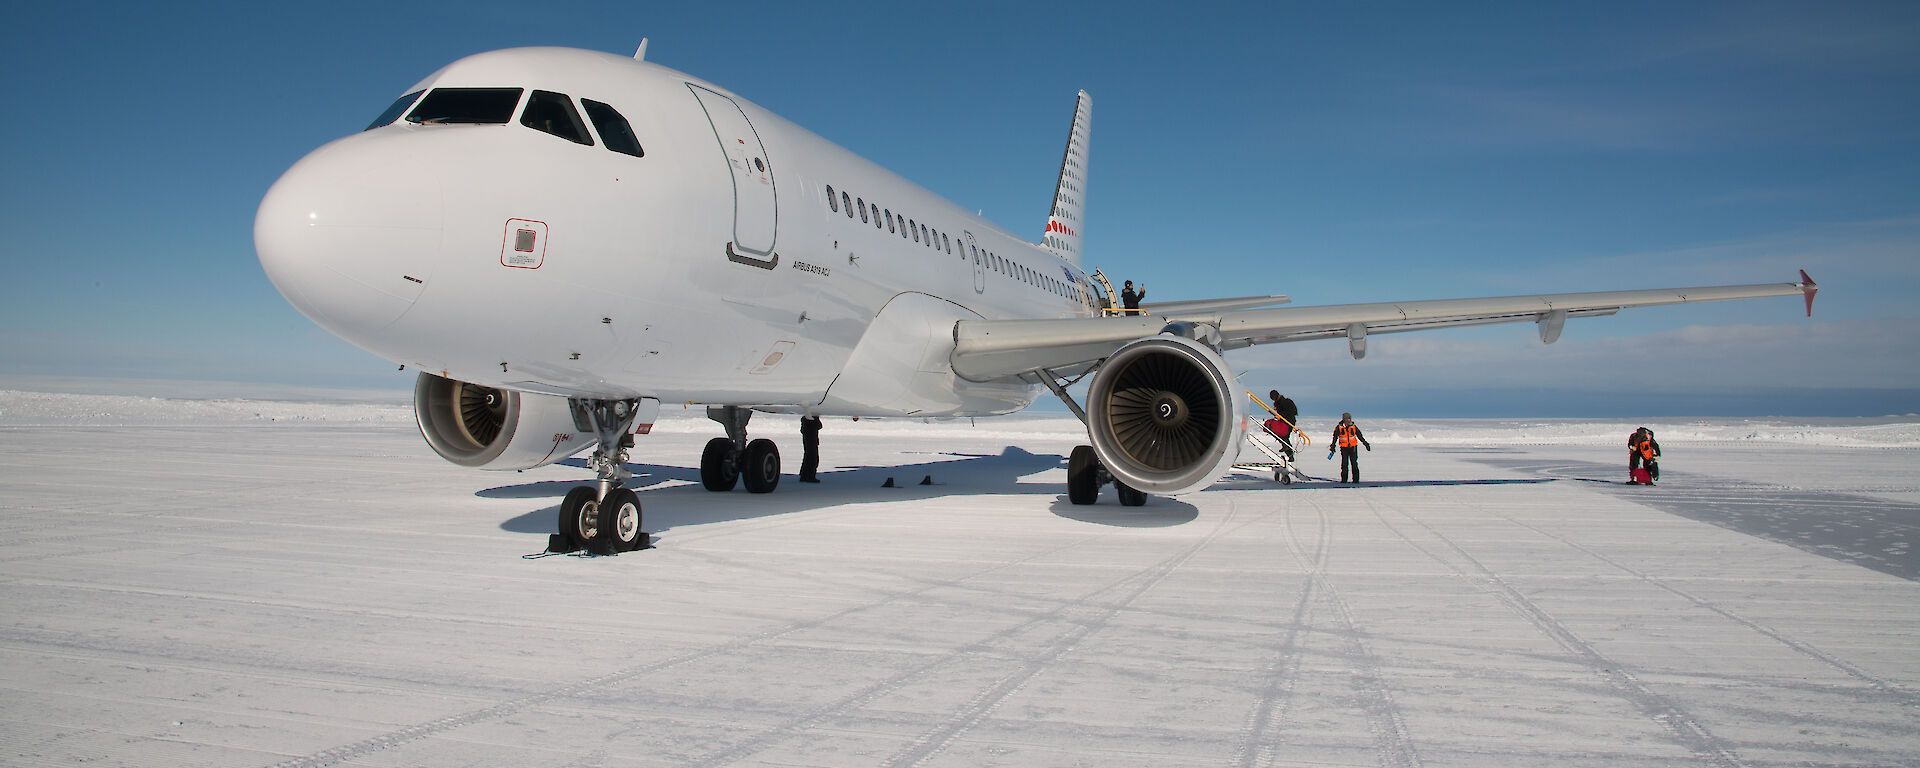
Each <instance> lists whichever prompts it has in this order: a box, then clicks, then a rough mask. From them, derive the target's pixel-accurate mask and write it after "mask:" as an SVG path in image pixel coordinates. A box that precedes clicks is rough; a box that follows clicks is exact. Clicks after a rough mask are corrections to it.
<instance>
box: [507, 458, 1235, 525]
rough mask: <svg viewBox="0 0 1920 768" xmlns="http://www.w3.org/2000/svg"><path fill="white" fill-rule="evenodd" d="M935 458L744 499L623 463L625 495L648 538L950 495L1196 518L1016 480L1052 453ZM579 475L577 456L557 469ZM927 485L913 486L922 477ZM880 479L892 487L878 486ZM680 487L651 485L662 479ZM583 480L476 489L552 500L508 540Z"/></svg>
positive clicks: (681, 473) (1102, 514)
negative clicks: (1081, 499) (631, 493)
mask: <svg viewBox="0 0 1920 768" xmlns="http://www.w3.org/2000/svg"><path fill="white" fill-rule="evenodd" d="M929 455H934V456H939V457H942V458H939V459H937V460H931V461H925V462H920V463H915V464H895V465H889V466H864V465H842V466H836V467H831V468H822V470H821V471H820V473H819V475H820V484H818V485H814V484H810V483H801V482H799V480H798V479H796V478H795V477H794V476H793V475H792V474H790V473H789V474H786V475H784V476H782V477H781V478H780V487H779V489H778V490H775V491H774V492H773V493H766V494H754V493H748V492H747V491H746V490H745V489H744V488H742V487H736V488H735V489H734V490H732V491H729V492H726V493H712V492H709V491H707V490H706V489H705V488H704V487H702V486H701V485H700V469H699V468H698V467H684V466H675V465H670V464H638V463H629V464H627V471H629V472H632V473H633V478H632V479H630V480H628V481H627V483H626V485H627V487H628V488H632V489H633V490H635V491H637V492H639V493H640V503H641V506H642V508H643V509H644V515H645V528H646V530H648V531H650V532H655V533H658V532H660V531H665V530H668V529H671V528H674V527H677V526H682V525H700V524H704V523H717V522H724V521H728V520H748V519H753V518H759V517H767V516H771V515H783V514H789V513H793V512H805V511H808V510H813V509H819V508H822V507H829V506H835V505H839V504H859V503H866V502H874V501H913V500H918V499H929V498H940V497H945V496H955V495H978V494H1021V495H1031V496H1048V495H1051V496H1054V497H1055V500H1054V502H1053V504H1052V505H1051V507H1050V510H1051V511H1052V512H1053V514H1055V515H1058V516H1060V517H1064V518H1067V519H1069V520H1077V521H1080V522H1084V523H1093V524H1097V525H1112V526H1119V527H1128V528H1159V527H1167V526H1174V525H1181V524H1184V523H1188V522H1192V521H1193V520H1194V519H1196V518H1198V517H1199V516H1200V512H1199V510H1198V509H1197V508H1195V507H1194V506H1193V505H1191V504H1187V503H1185V502H1181V501H1178V500H1176V499H1170V498H1167V497H1163V496H1156V497H1153V498H1152V499H1150V500H1149V501H1148V502H1147V504H1146V506H1142V507H1123V506H1120V503H1119V502H1118V501H1116V500H1115V499H1114V496H1113V491H1112V489H1111V488H1108V489H1105V492H1104V493H1102V494H1101V499H1100V503H1099V504H1096V505H1092V506H1081V505H1077V504H1073V503H1072V502H1069V501H1068V500H1067V495H1066V494H1067V488H1066V484H1065V483H1021V482H1019V480H1020V478H1022V477H1025V476H1028V475H1032V474H1036V473H1039V472H1045V471H1047V470H1050V469H1055V468H1058V467H1064V466H1066V461H1067V460H1066V457H1064V456H1061V455H1059V454H1036V453H1029V452H1027V451H1025V450H1022V449H1020V448H1017V447H1013V446H1008V447H1007V448H1006V449H1004V450H1002V451H1001V452H1000V453H997V454H969V453H937V454H929ZM557 463H559V464H561V465H564V466H569V467H575V468H578V469H587V463H586V461H585V460H583V459H577V458H575V459H566V460H564V461H560V462H557ZM928 477H931V478H933V484H932V485H920V482H921V480H922V479H923V478H928ZM888 478H892V479H893V483H894V486H895V487H892V488H885V487H882V486H883V484H884V483H885V482H886V481H887V479H888ZM676 480H677V481H682V483H683V484H681V485H673V486H671V487H660V486H662V485H664V484H666V483H668V482H670V481H676ZM591 483H592V480H591V478H586V477H582V478H579V479H575V480H542V481H539V482H533V483H520V484H517V485H503V486H498V487H494V488H487V489H485V490H481V491H477V492H475V493H474V495H475V496H479V497H481V498H488V499H550V500H552V503H551V504H549V505H547V506H543V507H541V508H540V509H536V510H531V511H528V512H527V513H526V514H524V515H520V516H518V517H515V518H512V519H509V520H507V521H505V522H503V523H501V524H500V528H501V529H502V530H506V531H512V532H515V533H551V532H552V531H553V529H554V525H555V518H556V517H557V516H558V514H559V508H560V504H559V500H560V499H561V498H562V497H564V496H566V495H567V491H569V490H571V489H573V488H574V487H576V486H580V485H589V484H591Z"/></svg>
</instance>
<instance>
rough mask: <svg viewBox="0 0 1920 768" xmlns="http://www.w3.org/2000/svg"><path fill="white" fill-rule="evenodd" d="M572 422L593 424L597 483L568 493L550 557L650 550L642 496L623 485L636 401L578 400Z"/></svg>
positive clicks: (591, 463) (593, 464)
mask: <svg viewBox="0 0 1920 768" xmlns="http://www.w3.org/2000/svg"><path fill="white" fill-rule="evenodd" d="M571 405H572V406H573V411H574V414H573V415H574V421H575V422H576V423H580V424H591V425H592V426H593V431H594V432H595V433H596V436H597V437H598V438H599V442H598V444H596V445H595V446H594V449H593V456H592V457H591V458H589V459H588V460H587V463H588V465H589V466H591V467H593V473H594V475H595V476H596V477H597V478H598V480H599V481H598V482H597V483H596V484H594V485H583V486H580V487H578V488H575V489H573V490H571V491H568V492H567V496H566V498H565V499H564V500H562V501H561V502H560V532H559V533H557V534H554V535H553V536H552V537H551V538H550V539H549V540H548V542H547V551H549V552H576V551H579V550H582V549H584V550H586V551H588V552H591V553H593V554H596V555H611V554H616V553H619V552H631V551H633V550H636V549H646V548H647V547H648V546H649V544H650V541H649V540H650V537H649V536H648V535H647V534H646V532H645V531H642V530H640V520H641V517H640V497H639V495H637V494H635V493H634V492H633V490H632V489H630V488H627V487H626V486H625V485H624V483H625V482H626V481H627V479H629V478H631V477H633V473H631V472H628V471H627V469H626V464H627V449H628V448H631V447H633V435H632V434H631V430H632V428H633V420H634V417H635V416H637V415H638V414H639V408H638V405H639V401H637V400H574V401H572V403H571Z"/></svg>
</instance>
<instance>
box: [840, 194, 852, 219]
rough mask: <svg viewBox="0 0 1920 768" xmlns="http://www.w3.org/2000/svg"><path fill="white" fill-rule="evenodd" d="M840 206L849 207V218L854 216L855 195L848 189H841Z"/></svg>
mask: <svg viewBox="0 0 1920 768" xmlns="http://www.w3.org/2000/svg"><path fill="white" fill-rule="evenodd" d="M840 207H842V208H845V209H847V218H849V219H851V218H853V196H852V195H849V194H847V191H846V190H844V189H843V190H840Z"/></svg>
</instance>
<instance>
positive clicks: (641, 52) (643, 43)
mask: <svg viewBox="0 0 1920 768" xmlns="http://www.w3.org/2000/svg"><path fill="white" fill-rule="evenodd" d="M633 60H634V61H646V60H647V39H646V38H644V37H643V38H640V48H639V49H638V50H636V51H634V52H633Z"/></svg>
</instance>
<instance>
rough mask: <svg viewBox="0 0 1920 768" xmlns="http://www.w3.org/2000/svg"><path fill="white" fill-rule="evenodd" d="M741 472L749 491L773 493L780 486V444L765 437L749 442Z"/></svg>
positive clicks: (742, 460) (742, 459) (743, 456)
mask: <svg viewBox="0 0 1920 768" xmlns="http://www.w3.org/2000/svg"><path fill="white" fill-rule="evenodd" d="M739 474H740V476H741V479H743V480H745V481H746V484H747V491H748V492H749V493H772V492H773V489H775V488H778V487H780V446H777V445H774V444H773V441H772V440H767V439H765V438H762V439H759V440H755V441H753V442H751V443H747V452H746V453H745V454H744V455H742V456H741V458H740V469H739Z"/></svg>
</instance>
